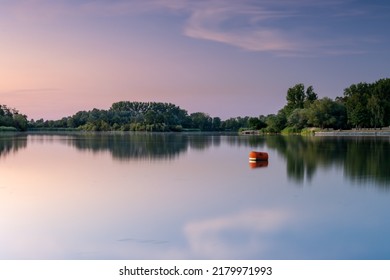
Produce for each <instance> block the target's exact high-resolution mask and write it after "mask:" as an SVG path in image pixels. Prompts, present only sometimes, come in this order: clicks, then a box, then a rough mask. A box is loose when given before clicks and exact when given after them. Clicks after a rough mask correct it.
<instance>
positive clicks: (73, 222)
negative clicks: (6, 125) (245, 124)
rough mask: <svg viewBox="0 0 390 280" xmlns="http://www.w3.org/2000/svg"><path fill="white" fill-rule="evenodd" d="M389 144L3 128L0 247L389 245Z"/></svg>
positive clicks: (1, 254)
mask: <svg viewBox="0 0 390 280" xmlns="http://www.w3.org/2000/svg"><path fill="white" fill-rule="evenodd" d="M252 150H255V151H263V152H267V153H268V154H269V161H268V163H266V164H265V163H259V164H257V166H256V165H255V166H253V165H250V164H249V162H248V154H249V152H250V151H252ZM389 156H390V137H360V138H354V137H349V138H348V137H342V138H341V137H340V138H337V137H300V136H288V137H287V136H286V137H284V136H237V135H223V134H203V133H202V134H201V133H192V134H191V133H188V134H187V133H166V134H165V133H160V134H142V133H101V134H99V133H55V134H51V133H32V134H31V133H30V134H0V229H1V230H0V259H45V260H46V259H75V260H78V259H298V260H302V259H336V260H338V259H390V242H389V236H390V171H389V170H390V157H389Z"/></svg>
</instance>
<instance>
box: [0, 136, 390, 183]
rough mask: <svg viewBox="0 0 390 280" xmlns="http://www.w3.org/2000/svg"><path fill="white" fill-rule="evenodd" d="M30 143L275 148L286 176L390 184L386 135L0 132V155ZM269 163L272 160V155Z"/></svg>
mask: <svg viewBox="0 0 390 280" xmlns="http://www.w3.org/2000/svg"><path fill="white" fill-rule="evenodd" d="M27 139H29V141H31V142H41V143H46V142H54V141H59V142H61V143H64V144H66V145H68V146H71V147H74V148H76V149H77V150H80V151H91V152H93V153H99V152H109V153H110V154H111V156H112V158H113V159H114V160H119V161H128V160H139V159H147V160H167V159H174V158H177V157H178V156H179V155H181V154H184V153H185V152H187V151H188V150H189V149H192V150H198V151H203V150H204V151H205V150H207V149H210V148H211V147H214V148H215V147H219V146H220V145H221V142H226V143H227V144H228V145H230V146H237V147H248V149H249V148H251V149H261V150H264V149H270V150H275V151H276V152H277V153H278V154H279V155H281V156H282V158H284V159H285V161H286V170H287V175H288V177H289V179H290V180H293V181H295V182H297V183H302V182H304V181H305V180H307V181H310V180H312V178H313V176H314V175H315V174H316V171H317V170H318V169H319V168H321V169H329V168H333V167H336V168H343V170H344V172H345V176H346V177H347V178H348V179H350V180H352V181H354V182H357V183H359V182H366V181H374V182H375V183H377V184H378V186H380V187H384V188H387V187H389V185H390V184H389V183H390V172H388V170H390V160H389V158H388V156H389V155H390V139H389V138H387V137H356V138H352V137H351V138H348V137H340V138H337V137H334V138H332V137H301V136H290V137H284V136H266V137H260V136H236V135H219V134H217V135H216V134H197V133H195V134H186V133H63V134H34V135H28V136H27V134H12V135H9V134H6V135H4V134H3V135H1V136H0V157H6V156H8V155H9V154H10V153H15V152H17V151H18V150H20V149H24V148H26V147H27V144H28V141H27ZM271 161H272V159H271ZM249 166H250V168H261V167H267V166H268V163H263V162H258V163H255V164H250V165H249Z"/></svg>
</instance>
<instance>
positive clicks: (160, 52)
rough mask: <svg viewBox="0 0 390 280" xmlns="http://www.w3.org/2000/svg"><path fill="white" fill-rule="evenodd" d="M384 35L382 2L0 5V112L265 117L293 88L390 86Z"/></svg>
mask: <svg viewBox="0 0 390 280" xmlns="http://www.w3.org/2000/svg"><path fill="white" fill-rule="evenodd" d="M389 26H390V3H389V2H388V1H386V0H383V1H353V0H330V1H312V0H310V1H309V0H296V1H290V0H281V1H270V0H265V1H261V0H259V1H254V0H242V1H235V0H224V1H222V0H209V1H202V0H200V1H186V0H182V1H178V0H150V1H141V0H110V1H109V0H97V1H96V0H95V1H92V0H67V1H65V0H58V1H49V0H12V1H11V0H0V104H6V105H8V106H10V107H15V108H17V109H19V110H20V111H21V112H22V113H24V114H27V116H28V117H29V118H34V119H39V118H44V119H58V118H61V117H63V116H69V115H73V114H74V113H76V112H77V111H79V110H91V109H93V108H99V109H108V108H109V107H110V106H111V104H112V103H113V102H116V101H121V100H129V101H158V102H171V103H174V104H176V105H179V106H180V107H182V108H183V109H186V110H188V112H189V113H192V112H197V111H202V112H206V113H209V114H210V115H211V116H213V117H214V116H219V117H221V118H222V119H226V118H229V117H235V116H246V115H248V116H258V115H261V114H264V115H267V114H270V113H276V112H277V111H278V110H279V109H280V108H281V107H283V106H284V105H285V102H286V101H285V96H286V92H287V89H288V88H289V87H291V86H294V85H295V84H297V83H304V84H305V85H306V86H309V85H313V86H314V89H315V91H316V92H317V94H318V95H319V97H325V96H328V97H331V98H335V97H336V96H342V94H343V90H344V88H346V87H349V86H350V85H351V84H353V83H359V82H374V81H376V80H378V79H381V78H387V77H389V76H390V75H389V74H390V67H389V63H388V62H389V61H390V48H389V46H390V36H389V32H388V27H389Z"/></svg>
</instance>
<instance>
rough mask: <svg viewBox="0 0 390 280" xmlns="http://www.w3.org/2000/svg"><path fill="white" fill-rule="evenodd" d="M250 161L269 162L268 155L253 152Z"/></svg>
mask: <svg viewBox="0 0 390 280" xmlns="http://www.w3.org/2000/svg"><path fill="white" fill-rule="evenodd" d="M249 161H268V153H264V152H255V151H252V152H250V153H249Z"/></svg>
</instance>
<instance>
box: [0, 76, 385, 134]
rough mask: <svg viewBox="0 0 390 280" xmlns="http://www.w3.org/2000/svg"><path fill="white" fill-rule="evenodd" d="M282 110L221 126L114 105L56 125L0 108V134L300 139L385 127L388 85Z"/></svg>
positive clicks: (355, 88) (166, 109)
mask: <svg viewBox="0 0 390 280" xmlns="http://www.w3.org/2000/svg"><path fill="white" fill-rule="evenodd" d="M286 101H287V103H286V105H285V106H284V107H283V108H281V109H280V110H279V111H278V112H277V114H270V115H267V116H264V115H260V116H259V117H248V116H246V117H236V118H229V119H227V120H221V118H219V117H211V116H210V115H209V114H207V113H204V112H195V113H191V114H188V112H187V111H186V110H184V109H182V108H180V107H179V106H176V105H174V104H172V103H162V102H130V101H120V102H116V103H113V104H112V105H111V107H110V108H109V109H108V110H102V109H96V108H95V109H93V110H90V111H79V112H77V113H76V114H74V115H73V116H69V117H63V118H62V119H59V120H43V119H40V120H30V121H28V120H27V116H26V115H24V114H21V113H19V111H18V110H16V109H12V108H9V107H7V106H6V105H0V131H26V130H84V131H159V132H165V131H238V130H240V129H249V130H252V131H253V130H256V131H259V132H262V133H280V132H282V133H299V132H304V131H305V130H307V129H308V128H310V127H316V128H319V129H351V128H356V129H361V128H375V129H376V128H382V127H388V126H390V79H389V78H386V79H380V80H378V81H376V82H374V83H372V84H369V83H359V84H353V85H351V86H350V87H348V88H346V89H345V90H344V93H343V96H342V97H337V98H336V99H335V100H332V99H331V98H329V97H324V98H321V99H318V95H317V93H316V92H315V91H314V88H313V86H309V87H307V88H305V85H304V84H302V83H299V84H296V85H295V86H293V87H291V88H289V89H288V90H287V95H286Z"/></svg>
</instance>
